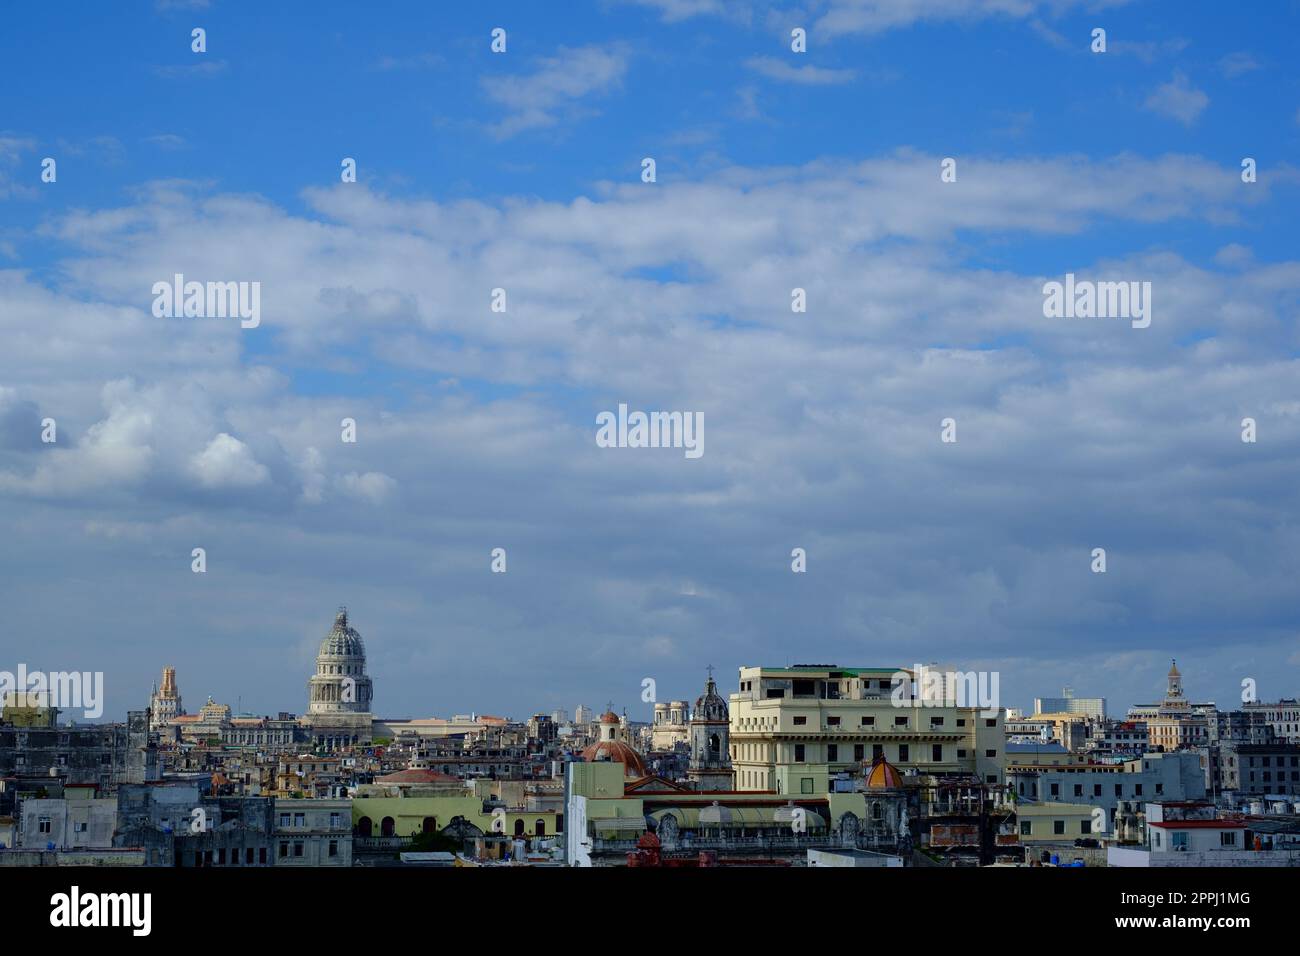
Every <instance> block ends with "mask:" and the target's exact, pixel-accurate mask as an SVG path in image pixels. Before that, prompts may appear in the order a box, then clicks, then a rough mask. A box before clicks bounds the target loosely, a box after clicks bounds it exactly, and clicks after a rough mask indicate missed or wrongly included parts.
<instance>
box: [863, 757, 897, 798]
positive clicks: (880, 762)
mask: <svg viewBox="0 0 1300 956" xmlns="http://www.w3.org/2000/svg"><path fill="white" fill-rule="evenodd" d="M902 785H903V775H902V774H900V773H899V772H898V768H897V767H895V766H894V765H893V764H892V763H890V762H889V761H888V760H886V759H885V758H884V757H877V758H876V759H875V762H873V763H872V764H871V769H870V770H868V771H867V781H866V787H867V789H868V790H894V789H896V788H898V787H901V786H902Z"/></svg>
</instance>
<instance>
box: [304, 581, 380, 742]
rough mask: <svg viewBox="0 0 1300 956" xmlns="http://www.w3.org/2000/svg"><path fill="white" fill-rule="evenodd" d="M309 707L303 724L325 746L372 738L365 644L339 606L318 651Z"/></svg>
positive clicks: (371, 687) (371, 689)
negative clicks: (331, 625) (332, 624)
mask: <svg viewBox="0 0 1300 956" xmlns="http://www.w3.org/2000/svg"><path fill="white" fill-rule="evenodd" d="M307 690H308V707H307V713H306V715H305V716H304V717H303V718H302V725H303V727H304V729H305V730H306V731H307V734H308V736H309V737H310V739H311V742H312V743H314V744H316V745H317V746H320V747H323V748H324V749H326V750H333V749H337V748H342V747H350V746H354V745H363V746H364V745H366V744H369V743H370V741H371V736H372V735H371V727H372V724H373V719H374V718H373V717H372V716H371V713H370V705H371V700H372V699H373V697H374V685H373V684H372V683H371V680H370V678H369V677H368V676H366V645H365V642H364V641H362V640H361V635H360V634H359V633H357V630H356V628H354V627H352V626H351V625H350V624H349V623H348V609H347V608H345V607H341V608H339V611H338V614H337V615H335V617H334V626H333V627H332V628H330V632H329V633H328V634H326V635H325V640H323V641H321V644H320V651H319V652H318V653H317V654H316V673H314V674H313V675H312V676H311V680H309V681H308V682H307Z"/></svg>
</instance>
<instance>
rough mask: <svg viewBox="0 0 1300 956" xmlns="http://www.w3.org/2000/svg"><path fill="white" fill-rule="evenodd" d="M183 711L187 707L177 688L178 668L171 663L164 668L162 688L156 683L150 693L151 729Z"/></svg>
mask: <svg viewBox="0 0 1300 956" xmlns="http://www.w3.org/2000/svg"><path fill="white" fill-rule="evenodd" d="M183 713H185V707H184V706H183V705H182V704H181V694H180V691H179V690H177V689H176V668H174V667H172V666H171V665H170V664H169V665H168V666H166V667H164V668H163V672H162V690H159V689H158V685H157V684H154V685H153V690H152V692H151V693H150V694H149V729H150V730H157V729H159V728H160V727H163V726H165V725H166V724H169V723H171V721H173V720H175V719H176V718H177V717H179V716H180V715H181V714H183Z"/></svg>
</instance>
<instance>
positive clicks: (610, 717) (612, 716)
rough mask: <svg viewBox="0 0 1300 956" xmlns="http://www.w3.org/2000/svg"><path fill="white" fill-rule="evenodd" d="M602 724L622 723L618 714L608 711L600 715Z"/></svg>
mask: <svg viewBox="0 0 1300 956" xmlns="http://www.w3.org/2000/svg"><path fill="white" fill-rule="evenodd" d="M600 722H601V723H602V724H617V723H621V722H622V721H620V720H619V717H618V714H616V713H614V712H613V711H612V710H607V711H605V712H604V713H603V714H601V715H600Z"/></svg>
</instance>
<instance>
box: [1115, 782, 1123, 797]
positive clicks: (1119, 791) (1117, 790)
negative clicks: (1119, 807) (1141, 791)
mask: <svg viewBox="0 0 1300 956" xmlns="http://www.w3.org/2000/svg"><path fill="white" fill-rule="evenodd" d="M1115 796H1117V797H1122V796H1124V784H1122V783H1117V784H1115Z"/></svg>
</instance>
